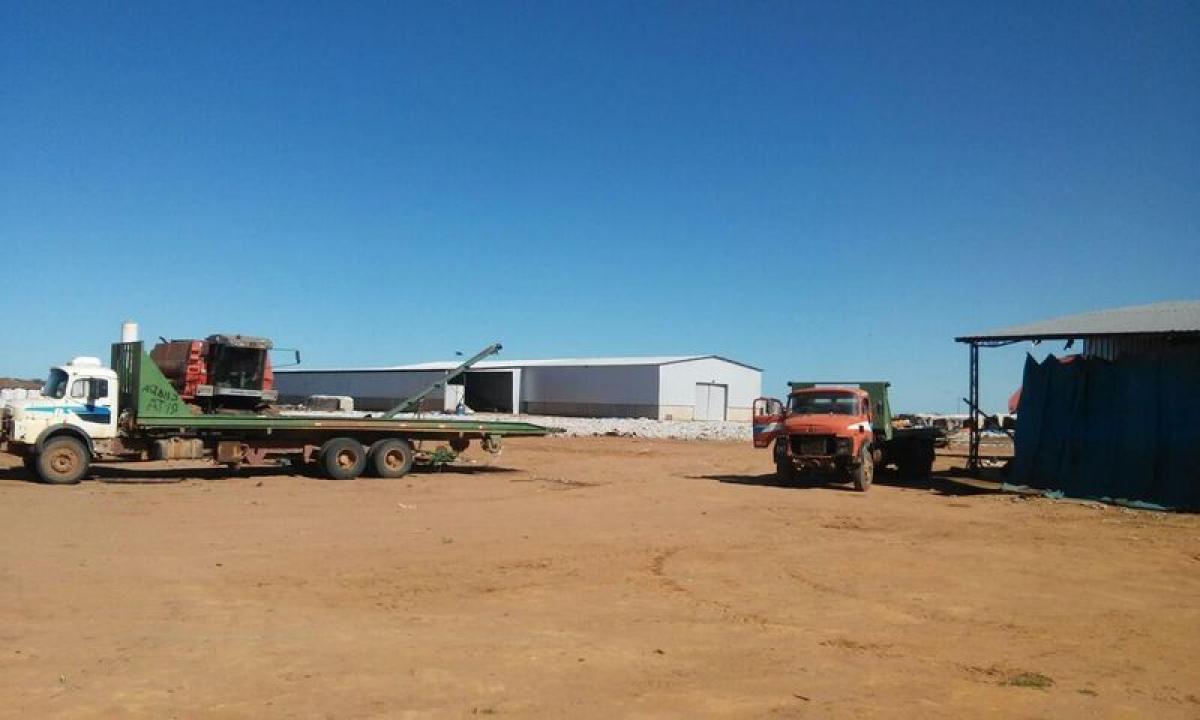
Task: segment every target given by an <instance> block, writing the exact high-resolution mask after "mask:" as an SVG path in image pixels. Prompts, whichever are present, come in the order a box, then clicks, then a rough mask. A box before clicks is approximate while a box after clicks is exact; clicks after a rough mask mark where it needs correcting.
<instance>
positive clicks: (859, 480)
mask: <svg viewBox="0 0 1200 720" xmlns="http://www.w3.org/2000/svg"><path fill="white" fill-rule="evenodd" d="M858 461H859V462H858V465H857V466H855V468H854V470H853V471H851V473H850V479H851V480H852V481H853V482H854V489H855V490H857V491H859V492H866V491H867V490H869V489H870V488H871V481H873V480H874V479H875V462H874V460H873V459H872V458H871V451H870V449H868V448H867V446H866V444H865V443H864V444H863V448H862V450H861V451H860V452H859V454H858Z"/></svg>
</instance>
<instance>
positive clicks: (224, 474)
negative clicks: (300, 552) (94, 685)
mask: <svg viewBox="0 0 1200 720" xmlns="http://www.w3.org/2000/svg"><path fill="white" fill-rule="evenodd" d="M514 472H520V471H518V470H514V469H512V468H506V467H494V466H490V465H445V466H441V467H436V468H435V467H431V466H427V465H418V466H416V467H414V468H413V471H412V474H413V475H429V474H438V473H442V474H453V475H489V474H503V473H514ZM278 475H290V476H294V477H306V478H313V479H318V480H326V479H328V478H325V477H323V476H321V475H319V474H316V473H315V472H314V471H312V470H311V469H309V468H307V467H296V468H292V467H286V466H284V467H280V466H274V465H273V466H267V467H243V468H238V469H235V470H230V469H228V468H224V467H167V468H163V467H158V468H139V467H137V466H136V465H128V464H119V465H93V466H92V467H91V468H90V469H89V470H88V474H87V477H85V478H84V479H83V481H84V482H89V481H98V482H104V483H114V484H125V485H166V484H171V483H178V482H183V481H185V480H227V479H231V478H256V477H268V476H278ZM362 479H368V480H370V479H377V478H370V477H369V476H364V477H363V478H362ZM0 482H27V483H37V482H38V480H37V479H36V478H35V477H34V476H33V474H32V473H30V472H29V471H28V470H26V469H24V468H22V467H12V468H0ZM330 482H347V481H344V480H330Z"/></svg>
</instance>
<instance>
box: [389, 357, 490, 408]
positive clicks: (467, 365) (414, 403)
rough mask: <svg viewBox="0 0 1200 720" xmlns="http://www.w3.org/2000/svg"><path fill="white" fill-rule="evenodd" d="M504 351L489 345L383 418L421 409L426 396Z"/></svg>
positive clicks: (404, 401)
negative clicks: (484, 360)
mask: <svg viewBox="0 0 1200 720" xmlns="http://www.w3.org/2000/svg"><path fill="white" fill-rule="evenodd" d="M503 349H504V346H503V345H501V344H500V343H496V344H494V345H488V346H487V347H485V348H484V349H482V350H480V351H479V352H478V353H476V354H475V356H474V357H472V358H471V359H469V360H467V361H466V362H464V363H463V364H462V365H459V366H458V367H456V368H454V369H453V370H451V371H449V372H447V373H446V374H445V376H443V377H441V378H438V379H437V380H435V381H434V382H433V383H432V384H430V385H429V386H428V387H426V388H424V389H423V390H421V391H420V392H418V393H415V394H413V395H409V396H408V397H406V398H404V399H403V400H401V401H400V402H399V403H398V404H397V405H396V407H394V408H392V409H391V410H388V411H387V412H385V413H384V414H383V417H385V418H390V417H395V416H396V415H399V414H400V413H402V412H404V411H405V410H407V409H409V408H410V407H419V406H420V405H419V403H420V402H421V400H422V399H423V398H424V397H425V396H426V395H428V394H429V393H431V392H433V391H434V390H437V389H438V388H444V387H446V383H448V382H450V381H451V380H453V379H454V378H456V377H458V376H459V375H462V374H463V373H465V372H466V371H467V370H470V369H471V367H472V366H474V365H475V363H477V362H479V361H480V360H482V359H484V358H486V357H488V356H489V355H495V354H496V353H498V352H500V351H501V350H503Z"/></svg>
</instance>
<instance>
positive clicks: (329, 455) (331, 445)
mask: <svg viewBox="0 0 1200 720" xmlns="http://www.w3.org/2000/svg"><path fill="white" fill-rule="evenodd" d="M317 462H318V463H319V464H320V467H321V471H322V472H323V473H324V474H325V476H326V477H328V478H331V479H333V480H349V479H350V478H356V477H358V476H359V475H362V473H363V470H364V469H365V468H366V467H367V449H366V448H364V447H363V445H362V443H360V442H359V441H357V440H355V439H354V438H345V437H341V438H333V439H332V440H329V441H327V442H326V443H325V444H324V445H322V446H321V453H320V455H319V457H318V460H317Z"/></svg>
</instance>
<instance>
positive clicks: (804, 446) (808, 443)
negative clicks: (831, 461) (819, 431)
mask: <svg viewBox="0 0 1200 720" xmlns="http://www.w3.org/2000/svg"><path fill="white" fill-rule="evenodd" d="M789 440H790V442H791V446H792V454H793V455H833V454H834V450H835V448H834V444H833V436H832V435H792V436H791V437H790V438H789Z"/></svg>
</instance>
